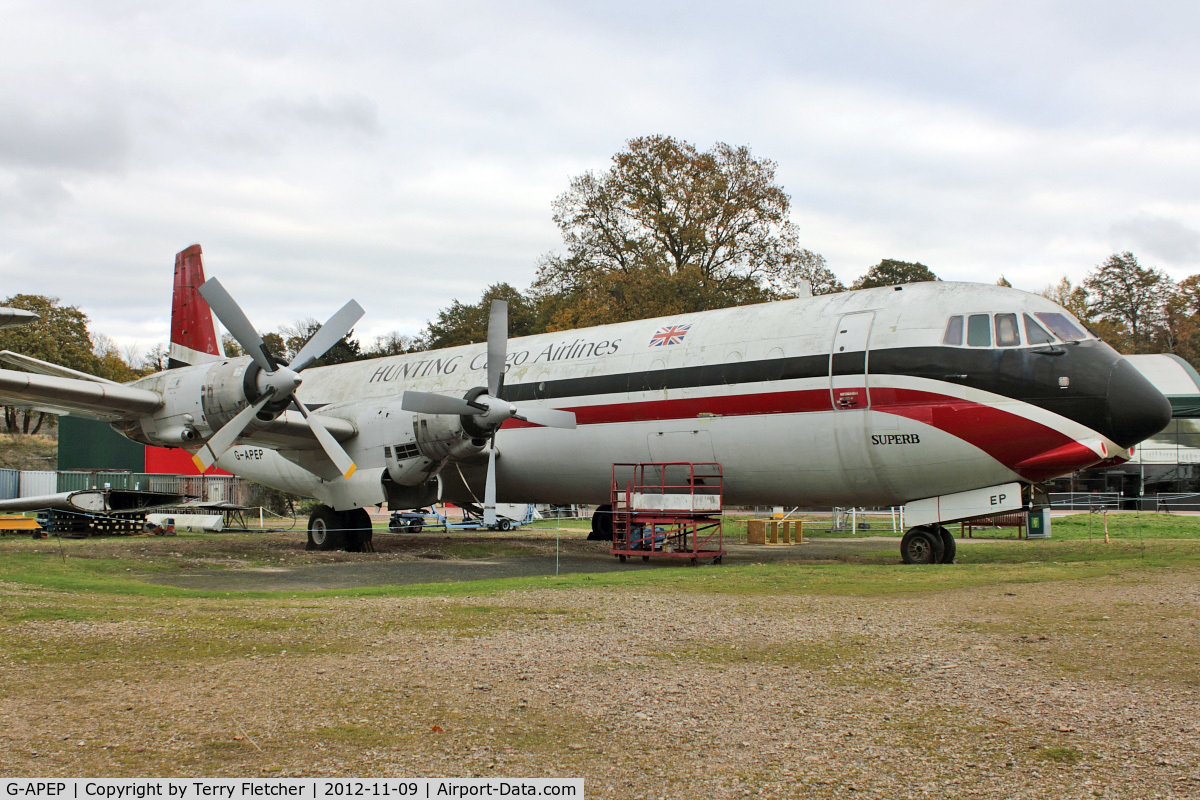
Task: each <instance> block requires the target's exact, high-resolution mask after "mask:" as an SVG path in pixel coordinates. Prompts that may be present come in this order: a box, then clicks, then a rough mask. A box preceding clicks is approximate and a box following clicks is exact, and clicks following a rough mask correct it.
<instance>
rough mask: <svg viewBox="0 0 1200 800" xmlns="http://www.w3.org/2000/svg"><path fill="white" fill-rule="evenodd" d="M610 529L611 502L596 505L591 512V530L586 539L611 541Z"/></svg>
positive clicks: (611, 520) (611, 518) (611, 522)
mask: <svg viewBox="0 0 1200 800" xmlns="http://www.w3.org/2000/svg"><path fill="white" fill-rule="evenodd" d="M612 531H613V513H612V504H610V503H605V504H604V505H602V506H596V511H595V512H594V513H593V514H592V532H591V533H589V534H588V540H589V541H593V542H611V541H612V538H613V534H612Z"/></svg>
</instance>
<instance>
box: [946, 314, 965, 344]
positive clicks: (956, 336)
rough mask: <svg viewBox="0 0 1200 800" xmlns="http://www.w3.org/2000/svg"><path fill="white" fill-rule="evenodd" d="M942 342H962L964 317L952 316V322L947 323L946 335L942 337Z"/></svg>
mask: <svg viewBox="0 0 1200 800" xmlns="http://www.w3.org/2000/svg"><path fill="white" fill-rule="evenodd" d="M942 344H956V345H961V344H962V317H951V318H950V322H948V323H946V335H945V336H943V337H942Z"/></svg>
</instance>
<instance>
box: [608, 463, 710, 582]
mask: <svg viewBox="0 0 1200 800" xmlns="http://www.w3.org/2000/svg"><path fill="white" fill-rule="evenodd" d="M724 491H725V486H724V476H723V474H722V471H721V465H720V464H718V463H716V462H715V461H709V462H698V463H693V462H690V461H643V462H640V463H637V464H613V471H612V529H613V546H612V549H611V550H609V552H610V553H612V554H613V555H615V556H617V557H618V558H619V559H620V560H621V562H622V563H624V562H625V561H627V560H628V559H629V557H630V556H641V557H642V560H643V561H649V560H650V557H651V556H655V557H664V558H686V559H689V560H690V561H691V563H692V564H696V563H697V562H698V560H699V559H701V558H711V559H712V560H713V563H714V564H720V563H721V558H722V557H723V556H724V555H725V549H724V539H723V536H722V531H721V510H722V507H723V503H724Z"/></svg>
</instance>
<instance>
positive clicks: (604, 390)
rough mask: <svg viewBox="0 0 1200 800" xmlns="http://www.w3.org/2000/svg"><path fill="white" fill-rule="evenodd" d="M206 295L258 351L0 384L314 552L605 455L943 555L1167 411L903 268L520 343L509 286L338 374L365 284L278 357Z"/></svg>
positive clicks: (989, 295) (991, 302)
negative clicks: (380, 511)
mask: <svg viewBox="0 0 1200 800" xmlns="http://www.w3.org/2000/svg"><path fill="white" fill-rule="evenodd" d="M184 252H185V253H187V252H188V251H184ZM180 255H181V256H183V255H184V254H180ZM198 257H199V253H198V247H197V248H196V258H197V263H198ZM177 272H178V269H177ZM178 283H179V282H178V280H177V289H178ZM184 291H186V289H185V290H184ZM199 293H200V294H201V295H202V296H203V298H204V299H205V300H207V302H208V305H209V306H210V307H211V308H212V311H213V313H215V314H216V315H217V317H218V318H219V319H220V320H221V322H222V323H223V324H224V325H225V327H226V328H227V329H228V330H229V331H230V333H231V334H232V335H233V336H234V338H235V339H236V340H237V341H238V342H239V344H240V345H241V346H242V347H243V348H244V349H245V351H246V352H247V353H249V354H250V355H248V356H245V357H241V358H224V357H222V356H220V355H219V354H217V353H212V352H203V349H204V348H197V347H194V346H193V344H194V342H188V341H180V342H176V341H175V339H174V337H173V340H172V353H173V354H175V355H179V356H181V358H180V359H179V360H181V361H185V362H187V365H186V366H181V367H179V368H177V369H172V370H168V371H166V372H161V373H158V374H155V375H151V376H149V377H146V378H142V379H140V380H138V381H135V382H133V383H131V384H129V385H126V386H120V385H114V384H108V383H99V382H92V381H88V380H85V379H80V378H78V377H68V376H65V375H64V376H58V375H53V374H52V375H45V376H43V375H30V374H26V373H22V372H14V371H10V370H0V402H4V403H9V404H24V405H29V406H36V407H38V408H43V409H54V410H57V411H59V412H60V413H76V414H87V415H90V416H94V417H100V418H104V419H108V420H110V421H111V422H112V424H113V426H114V428H116V429H117V430H118V431H120V432H121V433H123V434H124V435H125V436H127V437H129V438H130V439H133V440H134V441H138V442H143V443H146V444H152V445H162V446H170V447H186V448H188V449H189V450H193V451H194V452H195V458H196V461H197V465H198V466H199V467H207V466H210V465H211V464H213V463H214V462H215V463H217V464H218V465H219V466H221V467H222V468H224V469H227V470H229V471H230V472H233V473H236V474H238V475H242V476H244V477H246V478H249V479H250V480H253V481H256V482H259V483H263V484H266V485H268V486H273V487H276V488H279V489H282V490H285V491H290V492H295V493H298V494H303V495H307V496H313V497H316V498H317V499H319V500H320V502H321V505H319V506H318V507H317V509H316V510H315V511H313V513H312V516H311V518H310V519H309V523H308V531H309V546H310V547H312V548H320V549H333V548H338V547H349V548H351V549H357V548H358V547H359V546H361V544H362V543H363V542H364V541H366V540H367V539H368V538H369V537H370V521H369V518H368V516H367V513H366V511H365V510H364V508H365V507H367V506H373V505H377V504H379V503H383V502H386V503H388V505H389V507H390V508H392V509H407V508H420V507H423V506H427V505H429V504H431V503H433V502H435V501H437V500H439V499H441V500H448V501H451V502H455V503H461V504H471V503H477V504H479V505H482V506H484V508H485V514H486V515H488V516H489V517H490V516H494V514H495V510H494V509H495V504H496V502H497V501H498V500H510V501H517V500H519V501H523V502H524V501H534V502H555V503H590V504H596V503H599V504H605V503H607V501H608V499H609V495H610V482H611V465H612V464H613V463H615V462H631V461H717V462H720V463H721V464H722V465H723V467H724V475H725V483H724V486H725V501H726V503H727V504H729V505H751V504H753V505H792V506H795V505H803V506H833V505H839V506H893V505H904V506H905V507H906V509H907V524H910V525H911V526H912V528H911V529H910V530H909V531H908V533H907V534H906V535H905V537H904V539H903V540H902V542H901V554H902V556H903V558H904V560H905V561H908V562H921V563H931V562H939V561H951V560H953V557H954V539H953V537H952V536H950V534H949V533H948V532H947V531H946V530H945V528H944V527H942V523H945V522H950V521H954V520H958V519H966V518H970V517H974V516H980V515H984V514H988V513H994V512H1001V511H1011V510H1015V509H1018V508H1020V507H1021V506H1022V503H1023V501H1022V496H1021V495H1022V488H1023V487H1025V486H1028V485H1029V484H1034V483H1037V482H1040V481H1044V480H1047V479H1050V478H1053V477H1056V476H1059V475H1063V474H1066V473H1069V472H1072V471H1074V470H1077V469H1081V468H1084V467H1088V466H1091V465H1093V464H1096V463H1099V462H1101V461H1106V460H1110V459H1116V460H1121V459H1127V458H1129V457H1130V454H1131V452H1132V451H1131V449H1130V448H1132V447H1133V446H1134V445H1135V444H1137V443H1138V442H1140V441H1142V440H1143V439H1145V438H1146V437H1148V436H1150V435H1152V434H1154V433H1156V432H1158V431H1159V430H1161V429H1162V428H1163V427H1165V426H1166V424H1167V423H1168V422H1169V420H1170V417H1171V407H1170V405H1169V403H1168V402H1167V400H1166V399H1165V398H1164V397H1163V395H1162V394H1160V393H1159V392H1158V391H1157V390H1156V389H1155V388H1154V387H1153V386H1152V385H1151V384H1150V383H1149V382H1148V381H1147V380H1146V379H1145V378H1144V377H1143V376H1142V375H1141V374H1140V373H1138V371H1137V370H1135V369H1134V368H1133V367H1132V366H1130V364H1129V363H1128V362H1127V361H1126V360H1125V359H1124V358H1123V357H1121V356H1120V355H1119V354H1118V353H1116V351H1114V350H1113V349H1112V348H1111V347H1109V346H1108V345H1106V344H1104V343H1103V342H1101V341H1100V340H1098V339H1097V338H1096V337H1095V336H1094V335H1092V334H1091V333H1089V332H1088V331H1087V330H1086V329H1085V328H1084V326H1083V325H1081V324H1080V323H1079V321H1078V320H1076V319H1075V318H1074V317H1072V316H1071V315H1070V313H1068V312H1067V311H1066V310H1065V309H1063V308H1062V307H1060V306H1058V305H1056V304H1055V303H1053V302H1051V301H1050V300H1048V299H1046V298H1044V297H1041V296H1038V295H1033V294H1028V293H1026V292H1021V291H1017V290H1014V289H1010V288H1003V287H998V286H990V285H982V284H969V283H951V282H945V283H943V282H936V283H921V284H907V285H903V286H890V287H886V288H879V289H865V290H860V291H850V292H842V293H839V294H833V295H824V296H820V297H811V298H804V299H798V300H789V301H783V302H774V303H767V304H762V305H755V306H745V307H741V308H727V309H720V310H716V311H706V312H696V313H686V314H677V315H674V316H670V317H663V318H658V319H646V320H638V321H635V322H624V323H619V324H614V325H604V326H599V327H593V328H585V329H580V330H573V331H564V332H557V333H547V334H539V335H536V336H527V337H522V338H518V339H513V340H511V341H509V340H508V339H507V332H506V329H507V316H506V314H507V312H506V306H505V305H504V304H503V303H499V302H498V303H495V304H493V306H492V310H491V319H490V325H489V329H488V341H487V342H486V343H484V344H477V345H467V346H463V347H453V348H447V349H443V350H434V351H427V352H417V353H410V354H406V355H400V356H392V357H386V358H378V359H372V360H368V361H360V362H355V363H349V364H340V365H335V366H328V367H314V366H312V364H313V362H314V361H315V360H316V359H317V358H319V357H320V356H321V355H322V354H323V353H324V352H325V351H326V350H328V349H329V347H331V346H332V345H333V344H334V343H336V342H337V341H338V340H339V339H341V338H342V336H343V335H345V334H346V333H347V332H348V331H349V330H350V329H351V328H352V326H353V325H354V324H355V323H356V322H357V320H358V319H359V317H360V316H361V314H362V309H361V308H359V307H358V305H357V304H356V303H354V302H353V301H351V302H350V303H347V304H346V306H344V307H343V308H342V309H341V310H339V311H338V312H337V313H335V314H334V315H333V317H332V318H331V319H330V320H329V321H328V322H327V323H326V324H325V325H324V326H323V327H322V328H321V329H319V330H318V331H317V333H316V334H315V335H314V336H313V338H312V339H311V340H310V341H309V342H308V343H307V344H305V346H304V347H303V348H302V349H301V351H300V352H299V353H297V355H296V356H295V358H293V359H292V361H291V363H290V364H285V363H284V362H283V361H281V360H280V359H279V358H278V357H277V356H276V355H275V354H273V353H271V352H269V350H268V349H267V347H266V346H265V345H264V343H263V341H262V339H261V337H260V336H259V335H258V333H257V332H256V331H255V329H254V327H253V325H251V323H250V321H249V320H248V319H247V318H246V316H245V314H244V313H243V312H242V310H241V309H240V307H239V306H238V305H237V303H236V302H235V301H234V300H233V298H232V297H231V296H230V295H229V293H228V292H226V291H225V289H224V288H223V287H222V286H221V284H220V283H219V282H217V281H216V280H215V279H213V280H209V281H207V282H205V283H204V284H203V286H202V287H201V288H200V289H199ZM193 301H194V302H195V304H196V306H197V307H198V305H199V298H189V303H191V302H193ZM176 303H177V308H178V305H179V298H178V296H177V298H176ZM214 341H215V337H214ZM176 344H180V345H183V347H181V348H176V347H175V345H176ZM188 349H191V350H192V351H193V352H192V353H191V354H189V353H188V352H187V351H188ZM211 359H215V360H211ZM481 498H482V499H481ZM603 507H604V506H603V505H602V509H603ZM605 519H606V518H605V516H604V515H603V513H601V514H598V515H597V517H596V521H595V522H594V523H593V524H594V526H595V527H597V528H599V532H600V534H601V535H603V533H604V521H605Z"/></svg>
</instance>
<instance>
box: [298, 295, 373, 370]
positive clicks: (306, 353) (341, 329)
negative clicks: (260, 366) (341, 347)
mask: <svg viewBox="0 0 1200 800" xmlns="http://www.w3.org/2000/svg"><path fill="white" fill-rule="evenodd" d="M365 313H366V312H365V311H363V309H362V306H360V305H359V304H358V303H356V302H354V301H353V300H351V301H350V302H349V303H346V305H344V306H342V307H341V308H340V309H338V311H337V313H336V314H334V315H333V316H332V317H330V318H329V321H328V322H326V323H325V324H324V325H322V326H321V327H320V328H317V332H316V333H314V334H313V336H312V338H311V339H309V340H308V341H307V342H305V343H304V347H301V348H300V352H299V353H296V357H295V358H293V359H292V363H291V367H292V369H294V370H295V371H296V372H299V371H300V370H302V369H304V368H305V367H307V366H309V365H310V364H312V362H314V361H316V360H317V359H318V358H320V357H321V356H323V355H325V354H326V353H327V352H329V348H331V347H333V346H334V345H335V344H337V343H338V341H339V340H340V339H341V338H342V337H343V336H345V335H346V334H347V333H349V332H350V330H351V329H352V328H353V327H354V324H355V323H356V322H358V321H359V320H360V319H362V315H363V314H365Z"/></svg>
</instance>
